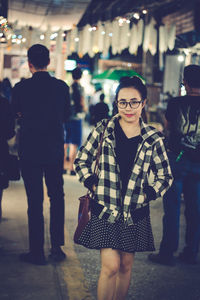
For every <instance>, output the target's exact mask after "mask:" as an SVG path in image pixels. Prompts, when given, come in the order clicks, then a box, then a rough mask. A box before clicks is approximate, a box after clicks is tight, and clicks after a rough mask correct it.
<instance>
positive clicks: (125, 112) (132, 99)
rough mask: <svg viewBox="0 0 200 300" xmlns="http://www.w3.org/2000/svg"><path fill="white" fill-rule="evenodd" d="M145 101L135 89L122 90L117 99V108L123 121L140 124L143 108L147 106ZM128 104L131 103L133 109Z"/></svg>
mask: <svg viewBox="0 0 200 300" xmlns="http://www.w3.org/2000/svg"><path fill="white" fill-rule="evenodd" d="M144 100H145V99H141V95H140V92H139V91H138V90H136V89H135V88H133V87H127V88H122V89H121V90H120V91H119V94H118V99H117V107H118V111H119V115H120V116H121V118H122V120H123V121H124V122H126V123H138V122H139V118H140V116H141V113H142V108H143V107H144V105H145V101H144ZM141 101H143V102H141ZM126 102H128V103H130V104H131V105H132V107H131V106H130V104H128V105H127V103H126ZM125 106H126V107H125Z"/></svg>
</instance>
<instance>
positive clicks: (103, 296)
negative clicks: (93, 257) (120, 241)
mask: <svg viewBox="0 0 200 300" xmlns="http://www.w3.org/2000/svg"><path fill="white" fill-rule="evenodd" d="M119 267H120V254H119V252H118V251H117V250H113V249H110V248H108V249H101V272H100V276H99V281H98V288H97V298H98V300H112V299H113V296H114V294H115V288H116V278H117V273H118V271H119Z"/></svg>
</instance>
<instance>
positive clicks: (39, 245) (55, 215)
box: [21, 161, 65, 255]
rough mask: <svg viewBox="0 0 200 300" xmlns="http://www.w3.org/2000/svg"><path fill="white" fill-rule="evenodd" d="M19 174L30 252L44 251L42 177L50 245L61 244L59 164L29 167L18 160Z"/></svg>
mask: <svg viewBox="0 0 200 300" xmlns="http://www.w3.org/2000/svg"><path fill="white" fill-rule="evenodd" d="M21 171H22V177H23V180H24V185H25V189H26V194H27V198H28V228H29V248H30V251H31V252H32V253H34V254H36V255H37V254H41V253H43V251H44V216H43V199H44V191H43V178H44V179H45V183H46V186H47V192H48V196H49V198H50V236H51V245H52V246H61V245H64V210H65V207H64V191H63V177H62V172H63V162H62V161H61V162H59V163H54V164H37V163H33V164H31V163H30V162H26V161H21Z"/></svg>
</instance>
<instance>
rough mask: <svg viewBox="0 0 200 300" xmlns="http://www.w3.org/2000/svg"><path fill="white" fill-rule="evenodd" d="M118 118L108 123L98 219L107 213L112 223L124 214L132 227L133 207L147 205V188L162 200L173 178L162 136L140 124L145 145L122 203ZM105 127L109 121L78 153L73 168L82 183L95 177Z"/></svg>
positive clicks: (101, 162) (100, 171)
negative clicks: (149, 187) (131, 206)
mask: <svg viewBox="0 0 200 300" xmlns="http://www.w3.org/2000/svg"><path fill="white" fill-rule="evenodd" d="M116 118H119V115H116V116H114V117H113V118H112V119H111V120H110V121H109V123H108V125H107V128H106V130H105V133H104V137H103V144H102V151H101V155H100V160H99V168H98V184H97V186H96V190H95V199H97V202H98V203H99V204H101V205H102V212H101V213H100V215H99V218H102V217H103V215H104V214H105V213H107V214H109V218H108V221H109V222H111V223H113V222H115V220H116V219H118V218H119V216H120V213H121V212H122V211H123V214H124V220H125V222H127V224H128V225H131V224H133V220H132V218H131V214H130V205H131V203H132V202H133V203H136V204H137V208H141V207H142V206H144V205H147V203H145V193H144V187H145V186H151V187H152V188H153V190H154V191H155V195H156V198H159V197H162V196H163V195H164V194H165V192H166V191H167V190H168V188H169V187H170V185H171V184H172V181H173V177H172V173H171V169H170V166H169V161H168V157H167V153H166V150H165V146H164V142H163V139H164V136H163V134H162V133H160V132H159V131H157V130H156V129H155V128H153V127H151V126H148V125H146V124H145V123H144V122H143V121H142V120H140V125H141V137H142V142H141V143H140V144H139V145H138V149H137V153H136V157H135V161H134V165H133V170H132V174H131V176H130V179H129V182H128V186H127V191H126V194H125V197H124V201H122V197H121V181H120V170H119V165H118V164H117V161H116V152H115V146H116V144H115V134H114V126H115V121H116ZM105 125H106V120H103V121H101V122H99V123H98V124H97V126H96V127H95V128H94V129H93V130H92V132H91V133H90V134H89V136H88V138H87V141H86V142H85V144H84V145H83V146H82V147H81V148H80V150H79V152H78V153H77V157H76V160H75V163H74V166H75V170H76V172H77V175H78V177H79V180H80V181H81V182H83V183H84V181H85V180H86V179H87V178H89V177H90V176H91V175H93V167H92V166H93V162H94V161H95V158H96V154H97V149H98V144H99V141H100V137H101V133H102V132H103V129H104V127H105ZM150 171H152V172H153V174H154V176H153V182H152V183H150V182H149V175H150Z"/></svg>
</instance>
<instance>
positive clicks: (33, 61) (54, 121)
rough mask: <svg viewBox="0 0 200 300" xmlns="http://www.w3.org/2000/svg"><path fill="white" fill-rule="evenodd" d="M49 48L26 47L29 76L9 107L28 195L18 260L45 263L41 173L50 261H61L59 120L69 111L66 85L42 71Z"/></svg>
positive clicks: (18, 86) (17, 88) (62, 210)
mask: <svg viewBox="0 0 200 300" xmlns="http://www.w3.org/2000/svg"><path fill="white" fill-rule="evenodd" d="M49 63H50V59H49V50H48V49H47V48H46V47H45V46H43V45H40V44H35V45H33V46H32V47H30V48H29V50H28V65H29V69H30V72H31V73H32V77H31V78H29V79H26V80H23V81H20V82H19V83H17V84H16V85H15V87H14V88H13V95H12V105H13V109H14V112H15V114H16V115H18V117H19V118H20V122H19V123H20V134H19V135H20V136H19V156H20V162H21V171H22V177H23V180H24V185H25V189H26V194H27V198H28V229H29V252H28V253H22V254H21V255H20V259H21V260H22V261H24V262H28V263H33V264H37V265H44V264H46V259H45V253H44V216H43V199H44V197H43V193H44V192H43V177H44V178H45V183H46V186H47V192H48V196H49V198H50V237H51V252H50V259H52V260H54V261H61V260H63V259H65V256H66V255H65V253H64V252H63V251H62V249H61V246H62V245H64V214H65V208H64V191H63V177H62V171H63V156H64V151H63V145H64V130H63V123H64V122H65V121H66V120H67V117H68V115H69V87H68V86H67V85H66V83H65V82H63V81H62V80H58V79H56V78H54V77H51V76H50V74H49V73H48V72H47V66H48V64H49Z"/></svg>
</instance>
